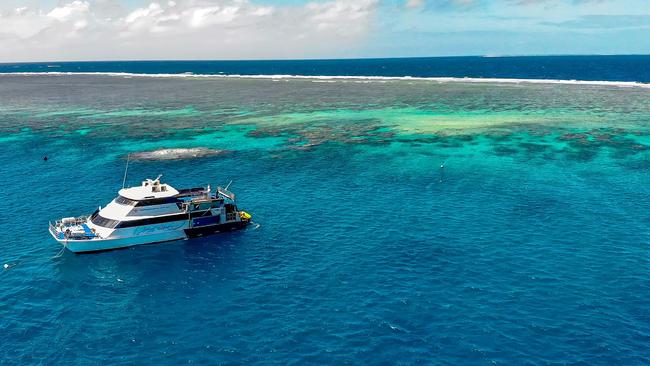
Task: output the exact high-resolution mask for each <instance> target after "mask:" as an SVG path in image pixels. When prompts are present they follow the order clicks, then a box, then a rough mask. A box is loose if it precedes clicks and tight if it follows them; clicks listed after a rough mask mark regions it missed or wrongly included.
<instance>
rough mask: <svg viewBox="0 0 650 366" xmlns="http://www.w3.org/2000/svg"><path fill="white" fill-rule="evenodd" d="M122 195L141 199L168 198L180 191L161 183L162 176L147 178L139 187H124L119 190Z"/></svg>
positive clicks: (132, 198) (137, 199) (136, 199)
mask: <svg viewBox="0 0 650 366" xmlns="http://www.w3.org/2000/svg"><path fill="white" fill-rule="evenodd" d="M119 194H120V196H122V197H125V198H128V199H131V200H134V201H140V200H145V199H151V198H166V197H173V196H176V195H177V194H178V191H177V190H176V189H175V188H174V187H172V186H170V185H169V184H165V183H160V176H158V178H156V179H146V180H144V181H143V182H142V185H140V186H138V187H130V188H122V189H120V192H119Z"/></svg>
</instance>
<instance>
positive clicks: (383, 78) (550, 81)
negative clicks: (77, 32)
mask: <svg viewBox="0 0 650 366" xmlns="http://www.w3.org/2000/svg"><path fill="white" fill-rule="evenodd" d="M12 75H13V76H114V77H126V78H133V77H137V78H201V79H210V78H212V79H272V80H281V79H302V80H314V81H343V82H345V81H363V82H372V81H379V82H386V81H431V82H438V83H504V84H565V85H586V86H613V87H628V88H649V89H650V83H642V82H637V81H605V80H562V79H516V78H477V77H462V78H461V77H415V76H354V75H337V76H326V75H286V74H278V75H264V74H260V75H244V74H193V73H180V74H153V73H152V74H147V73H128V72H56V71H52V72H8V73H0V76H12Z"/></svg>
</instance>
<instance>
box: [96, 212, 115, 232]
mask: <svg viewBox="0 0 650 366" xmlns="http://www.w3.org/2000/svg"><path fill="white" fill-rule="evenodd" d="M90 222H92V223H93V224H95V225H97V226H101V227H105V228H109V229H114V228H115V227H116V226H117V225H118V224H119V223H120V222H119V221H118V220H111V219H107V218H105V217H103V216H102V215H100V214H97V215H96V216H95V217H93V218H92V219H91V220H90Z"/></svg>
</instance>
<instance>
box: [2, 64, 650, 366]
mask: <svg viewBox="0 0 650 366" xmlns="http://www.w3.org/2000/svg"><path fill="white" fill-rule="evenodd" d="M62 90H65V93H62V92H61V91H62ZM648 96H650V91H649V90H643V89H635V88H612V87H594V86H557V85H554V86H547V85H496V84H494V85H492V84H488V85H472V84H462V83H451V84H435V83H427V82H390V83H354V82H337V83H313V82H310V81H308V80H290V81H272V80H231V79H219V80H210V79H207V80H176V79H139V78H131V79H124V78H115V77H100V76H92V77H91V76H74V77H72V76H68V77H18V76H11V77H10V76H3V78H2V81H0V131H2V132H1V136H0V166H1V167H2V176H3V177H4V179H3V180H2V188H3V190H4V192H5V196H4V198H3V200H1V201H0V217H2V220H1V221H0V231H1V232H3V233H6V234H7V235H8V239H6V240H5V242H4V245H3V251H2V255H1V256H0V257H1V260H2V262H3V263H10V264H12V265H14V264H15V266H12V267H10V268H9V269H7V270H4V271H3V272H1V273H0V276H1V281H0V314H2V316H1V317H0V324H1V326H2V327H1V328H2V329H3V332H2V333H0V352H1V353H0V354H2V364H39V363H40V364H62V363H71V364H95V363H99V362H102V363H104V362H106V360H110V362H111V363H114V364H142V363H159V364H179V363H198V364H205V363H208V364H218V363H222V364H224V363H225V364H251V363H260V364H282V365H284V364H309V363H313V364H323V363H327V364H359V363H361V364H382V363H391V364H392V363H401V364H424V363H427V364H495V363H496V364H551V363H563V364H580V363H582V364H603V365H611V364H629V365H632V364H639V365H641V364H647V363H649V362H650V348H649V347H648V342H649V341H650V313H649V312H648V309H649V306H648V305H650V304H649V303H648V295H649V290H650V282H649V281H648V278H649V275H650V267H649V260H648V252H647V250H648V249H647V248H648V244H649V243H650V229H649V224H650V216H649V215H648V207H649V206H650V199H649V198H648V197H649V193H650V188H649V187H648V184H647V182H648V181H649V178H650V171H649V168H650V159H649V150H648V148H649V147H650V133H649V131H650V125H649V124H648V121H649V119H648V116H650V102H649V100H650V99H649V98H648ZM177 147H180V148H191V147H207V148H212V149H219V150H227V151H228V153H227V154H224V155H219V156H213V157H206V158H199V159H189V160H172V161H134V162H133V163H132V164H131V166H130V168H129V176H130V178H129V182H130V183H131V184H137V183H138V182H139V180H141V179H144V178H146V177H152V176H155V175H157V174H159V173H164V174H165V175H164V179H165V180H166V181H167V182H169V183H170V184H172V185H174V186H177V187H185V186H194V185H196V184H202V183H212V184H226V183H227V182H228V181H229V180H231V179H233V180H234V183H233V185H232V189H233V190H234V191H235V192H236V193H237V194H238V198H239V200H240V206H241V208H243V209H246V210H247V211H249V212H251V213H252V214H253V216H254V220H255V221H256V222H257V223H259V224H260V225H261V226H260V227H259V228H258V229H256V230H247V231H243V232H236V233H231V234H224V235H220V236H213V237H209V238H202V239H196V240H191V241H181V242H175V243H169V244H162V245H155V246H144V247H137V248H132V249H127V250H120V251H113V252H107V253H101V254H97V255H74V254H71V253H65V254H64V255H63V256H62V257H60V258H55V259H52V258H51V257H52V256H54V255H56V254H57V252H58V251H59V247H58V246H57V244H56V243H55V242H54V241H53V240H52V239H51V238H50V237H49V234H48V233H47V221H48V220H51V219H55V218H60V217H62V216H69V215H71V214H85V213H89V212H92V211H93V210H94V209H95V208H96V206H98V205H104V204H105V203H107V202H108V201H109V200H110V199H112V198H113V197H114V195H115V194H116V191H117V189H119V187H120V185H121V178H122V174H123V169H124V163H125V157H126V154H128V153H129V152H141V151H151V150H156V149H160V148H177ZM44 155H47V156H48V157H49V160H48V161H47V162H44V161H43V160H42V157H43V156H44ZM441 164H444V168H443V169H441V168H440V165H441Z"/></svg>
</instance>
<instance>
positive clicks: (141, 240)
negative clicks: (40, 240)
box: [54, 221, 248, 253]
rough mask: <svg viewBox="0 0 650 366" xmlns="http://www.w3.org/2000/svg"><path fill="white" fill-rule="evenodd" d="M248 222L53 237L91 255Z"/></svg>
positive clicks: (204, 233)
mask: <svg viewBox="0 0 650 366" xmlns="http://www.w3.org/2000/svg"><path fill="white" fill-rule="evenodd" d="M247 224H248V222H244V221H239V222H232V223H227V224H221V225H212V226H208V227H200V228H192V229H179V230H173V231H165V232H157V233H152V234H147V235H138V236H132V237H121V238H120V237H116V238H106V239H90V240H66V239H59V238H57V237H54V238H55V239H56V240H57V241H58V242H59V243H61V244H62V245H63V246H64V247H65V248H67V249H68V250H70V251H71V252H74V253H92V252H101V251H107V250H115V249H123V248H128V247H133V246H137V245H146V244H156V243H163V242H169V241H175V240H183V239H188V238H194V237H200V236H208V235H213V234H217V233H220V232H227V231H233V230H240V229H243V228H245V227H246V225H247Z"/></svg>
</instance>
